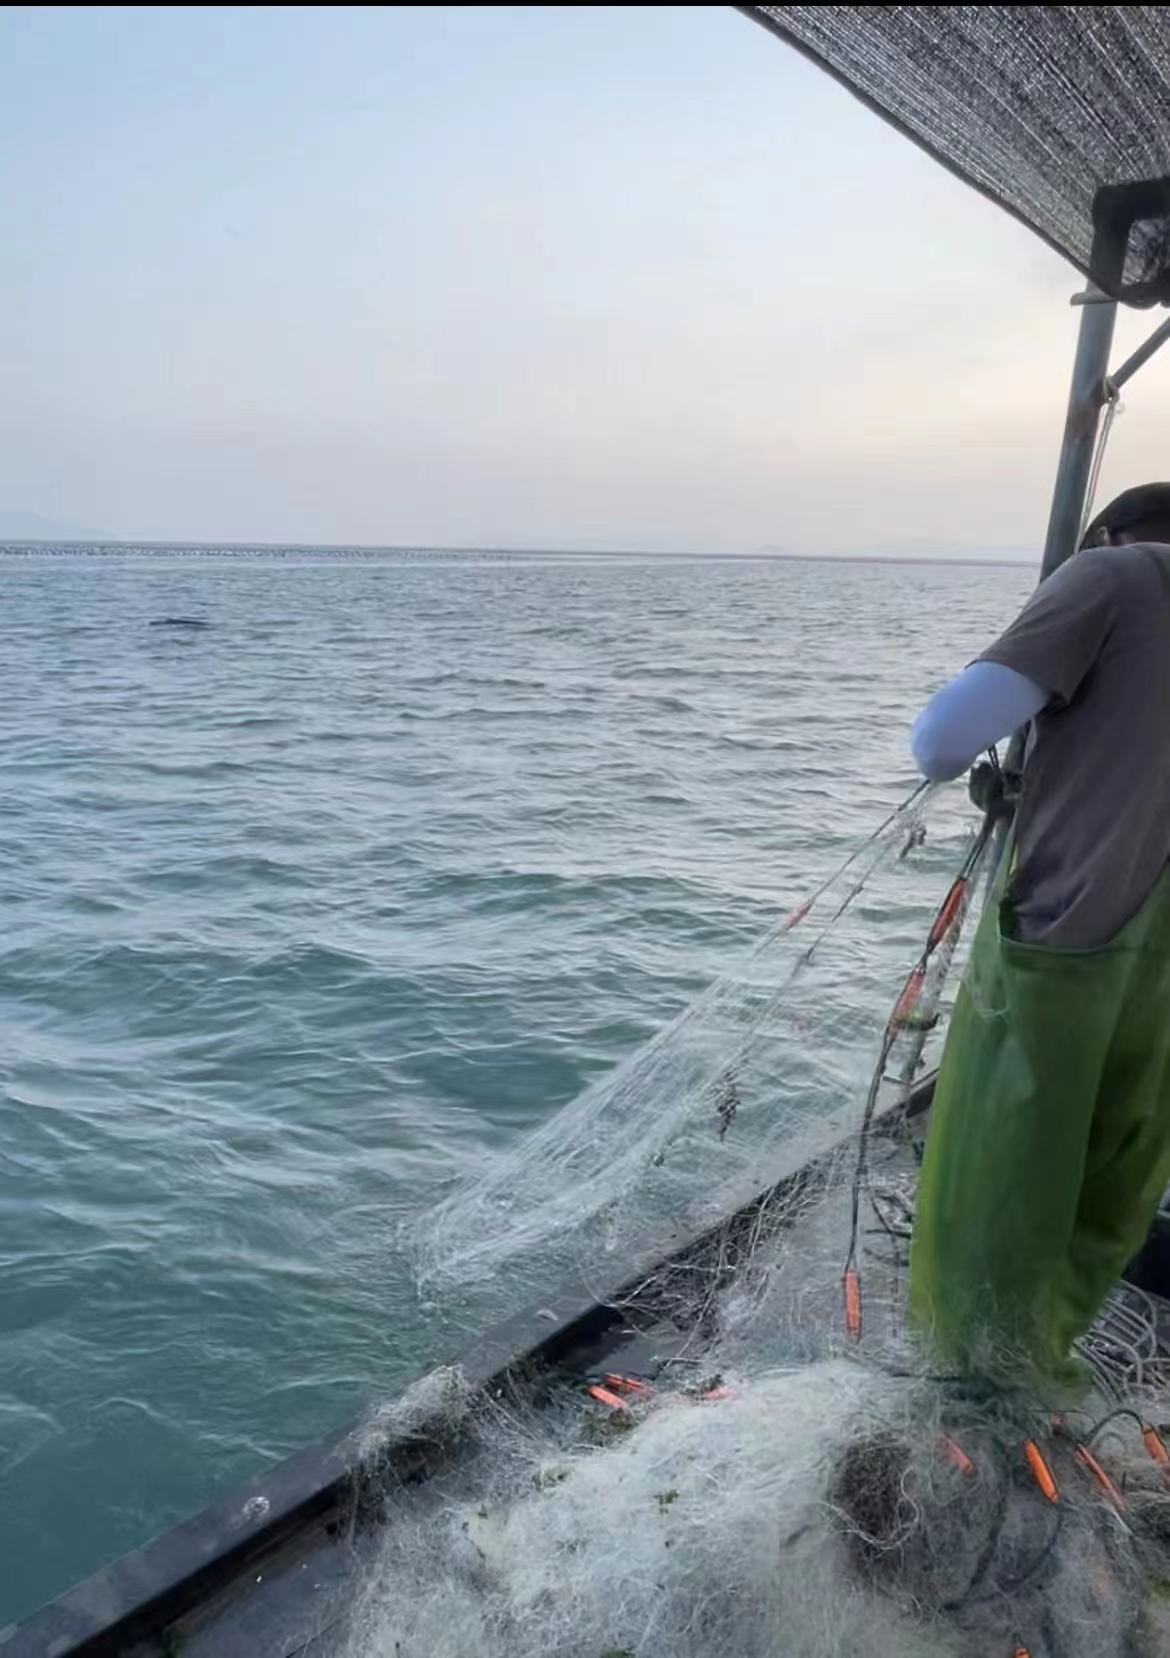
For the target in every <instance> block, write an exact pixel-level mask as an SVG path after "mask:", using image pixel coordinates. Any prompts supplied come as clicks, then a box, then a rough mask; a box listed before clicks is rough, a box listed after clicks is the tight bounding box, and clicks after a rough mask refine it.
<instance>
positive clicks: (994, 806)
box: [967, 760, 1016, 818]
mask: <svg viewBox="0 0 1170 1658" xmlns="http://www.w3.org/2000/svg"><path fill="white" fill-rule="evenodd" d="M1011 781H1012V780H1011V779H1010V778H1009V777H1008V776H1007V774H1006V773H1005V772H1004V771H1003V769H1002V767H1000V766H993V765H992V763H991V761H990V760H980V761H978V762H977V764H975V765H974V766H972V767H971V775H970V777H969V778H968V780H967V793H968V794H969V795H970V797H971V803H972V805H974V806H978V808H979V810H980V811H981V812H990V813H991V815H992V817H994V818H1010V817H1011V815H1012V812H1013V811H1014V810H1015V799H1016V790H1015V789H1014V788H1013V787H1011Z"/></svg>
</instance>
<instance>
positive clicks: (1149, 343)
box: [1109, 322, 1170, 391]
mask: <svg viewBox="0 0 1170 1658" xmlns="http://www.w3.org/2000/svg"><path fill="white" fill-rule="evenodd" d="M1167 340H1170V322H1164V323H1163V324H1162V325H1161V327H1160V328H1155V329H1154V332H1153V333H1152V334H1151V335H1150V337H1149V339H1148V340H1143V342H1142V344H1141V345H1139V346H1138V348H1137V350H1136V351H1135V352H1134V354H1133V356H1132V357H1127V358H1126V359H1125V361H1124V363H1122V365H1121V367H1120V368H1115V369H1114V370H1113V373H1112V374H1111V375H1110V376H1109V384H1110V385H1111V386H1112V387H1113V390H1114V391H1120V390H1121V388H1122V386H1124V384H1125V382H1126V381H1127V380H1132V379H1133V377H1134V375H1135V374H1136V373H1137V371H1138V369H1139V368H1141V367H1142V365H1143V363H1148V362H1149V360H1150V358H1151V357H1152V356H1153V355H1154V353H1155V351H1160V350H1161V349H1162V347H1163V346H1164V345H1165V344H1166V341H1167Z"/></svg>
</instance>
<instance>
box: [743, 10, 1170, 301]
mask: <svg viewBox="0 0 1170 1658" xmlns="http://www.w3.org/2000/svg"><path fill="white" fill-rule="evenodd" d="M740 9H741V10H742V11H744V12H746V13H747V15H748V16H750V17H753V18H754V19H755V20H756V21H757V22H760V23H762V24H764V25H765V27H767V28H769V29H771V30H772V31H773V32H774V33H775V34H778V35H779V36H781V38H783V39H785V40H787V41H789V42H790V43H791V44H792V45H794V46H796V47H797V48H798V49H799V50H800V51H802V52H803V53H804V54H805V55H806V56H807V57H809V58H811V59H812V60H813V61H814V62H815V63H817V64H819V65H820V66H821V67H822V68H823V69H826V70H828V72H829V73H830V74H831V75H833V76H834V77H835V78H836V79H837V80H840V81H841V82H842V83H843V84H844V85H846V86H847V87H848V88H849V89H850V90H851V91H852V92H854V93H855V94H856V95H857V96H858V97H860V98H861V99H862V100H863V101H864V102H866V103H867V104H869V105H870V106H871V107H872V108H873V109H875V110H876V111H877V112H878V113H879V114H880V115H882V116H883V117H884V118H885V119H886V120H887V121H889V122H891V123H892V124H893V125H894V126H895V127H897V128H898V129H899V130H900V131H901V132H903V133H905V134H906V135H907V136H908V137H910V138H912V139H913V140H914V141H915V142H916V143H917V144H919V145H921V147H922V148H923V149H925V150H927V151H928V152H929V154H931V155H932V156H934V157H935V159H936V160H939V161H941V162H942V163H943V164H944V166H946V167H948V168H949V169H950V170H951V171H952V172H954V173H956V174H957V175H958V176H959V177H960V178H962V179H964V180H965V181H966V182H967V183H969V184H972V185H974V186H975V188H976V189H978V190H980V191H982V193H983V194H984V195H986V196H988V197H989V198H990V199H991V200H992V201H994V202H997V203H998V204H999V205H1000V206H1001V207H1004V208H1006V209H1007V211H1008V212H1010V213H1012V214H1014V215H1015V217H1016V218H1018V219H1020V220H1021V221H1022V222H1023V223H1024V224H1026V225H1028V226H1029V228H1030V229H1032V230H1034V231H1035V232H1036V233H1037V234H1038V235H1040V236H1042V237H1043V238H1044V240H1045V241H1046V242H1048V243H1049V244H1050V246H1052V247H1053V248H1055V249H1056V250H1057V252H1058V253H1061V254H1063V255H1065V257H1066V258H1068V259H1070V260H1071V261H1072V263H1073V264H1074V265H1076V266H1078V267H1079V269H1081V270H1082V271H1084V272H1085V273H1086V275H1088V276H1089V277H1090V278H1091V279H1092V280H1093V281H1095V282H1096V283H1098V285H1099V286H1101V287H1102V288H1103V289H1104V290H1105V291H1106V292H1109V293H1113V294H1114V295H1115V296H1117V297H1119V298H1122V299H1128V300H1131V301H1134V302H1139V303H1151V302H1153V301H1155V300H1161V301H1163V302H1165V301H1168V300H1170V186H1168V187H1167V189H1166V190H1165V191H1154V192H1152V195H1153V197H1154V198H1155V199H1156V202H1157V205H1156V206H1155V208H1154V210H1153V214H1152V216H1148V215H1150V213H1151V209H1150V205H1149V203H1148V202H1146V203H1143V204H1142V205H1141V208H1140V211H1139V212H1138V214H1137V218H1138V221H1139V222H1137V223H1135V224H1134V226H1133V230H1132V234H1129V236H1128V245H1127V246H1126V248H1125V253H1124V259H1123V262H1122V260H1121V256H1120V254H1119V257H1118V266H1117V267H1113V265H1112V263H1111V261H1110V260H1109V259H1108V258H1107V257H1106V256H1105V255H1104V253H1103V250H1102V246H1101V240H1100V238H1098V246H1097V249H1096V251H1094V204H1095V203H1096V204H1097V209H1098V217H1099V218H1100V216H1101V206H1102V202H1101V198H1100V196H1099V192H1101V191H1102V189H1103V188H1104V187H1109V186H1119V185H1132V184H1136V183H1139V182H1145V181H1154V180H1157V181H1164V180H1166V178H1167V175H1170V8H1167V7H1163V6H1050V7H1042V6H744V7H741V8H740ZM1108 194H1109V191H1108V190H1107V189H1106V195H1108ZM1163 196H1165V200H1164V201H1163V200H1162V199H1161V198H1162V197H1163ZM1121 240H1122V242H1125V232H1124V231H1123V232H1122V236H1121Z"/></svg>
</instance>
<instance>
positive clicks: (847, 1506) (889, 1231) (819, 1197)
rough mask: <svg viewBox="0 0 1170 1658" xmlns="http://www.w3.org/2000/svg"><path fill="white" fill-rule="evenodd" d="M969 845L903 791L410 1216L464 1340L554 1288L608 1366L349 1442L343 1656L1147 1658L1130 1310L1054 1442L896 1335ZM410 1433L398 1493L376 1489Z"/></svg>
mask: <svg viewBox="0 0 1170 1658" xmlns="http://www.w3.org/2000/svg"><path fill="white" fill-rule="evenodd" d="M995 848H996V841H995V838H994V837H993V835H992V834H991V833H990V831H989V827H988V826H986V825H985V828H984V831H983V832H979V830H978V824H977V820H974V819H973V814H972V813H971V811H970V808H969V807H967V806H966V804H965V802H963V801H961V800H959V799H957V798H956V795H955V794H954V793H945V792H944V793H942V794H939V793H938V792H933V793H932V792H927V791H919V792H917V793H916V794H915V795H914V796H913V797H912V798H910V799H909V800H907V801H906V802H904V803H903V805H902V806H900V807H899V808H897V809H896V810H895V811H893V812H891V813H890V815H889V816H888V817H887V818H886V820H885V821H884V822H883V824H882V825H881V827H880V828H879V829H878V831H877V832H876V833H875V834H874V835H872V836H871V837H870V838H869V839H868V840H866V841H865V842H864V843H863V844H862V845H861V846H858V847H856V848H854V849H853V850H852V851H851V852H850V853H849V855H848V856H847V857H846V858H844V859H843V860H842V863H841V864H840V866H839V867H838V868H837V869H836V870H835V871H834V872H833V873H832V874H831V875H830V876H829V877H828V878H827V879H826V880H825V881H824V882H823V883H822V884H821V885H820V886H819V887H818V888H817V889H816V891H815V892H814V893H813V894H812V896H811V897H810V898H807V899H806V900H804V901H803V902H802V903H801V904H799V905H798V906H797V908H796V909H795V910H794V911H792V912H791V913H789V914H788V915H787V916H785V917H784V918H783V919H781V920H778V921H777V924H776V925H775V927H774V928H773V929H772V930H771V931H770V932H769V933H768V934H767V935H766V936H765V937H764V938H763V939H762V940H761V941H760V943H759V944H758V946H757V947H756V948H755V950H754V951H753V952H752V953H751V954H750V956H749V957H748V959H747V960H746V961H745V962H744V963H743V964H742V966H741V967H740V969H739V970H738V971H736V972H735V973H732V974H729V975H727V976H725V977H723V978H721V979H720V980H719V981H718V982H717V983H715V984H714V985H712V986H711V988H710V989H709V990H708V991H707V992H705V993H704V994H703V995H702V996H701V997H699V998H698V1000H697V1001H696V1002H695V1003H694V1005H693V1006H692V1007H691V1008H690V1009H688V1010H687V1012H686V1013H684V1014H683V1016H682V1017H681V1018H680V1019H678V1020H677V1021H676V1022H675V1023H674V1024H673V1025H672V1026H671V1027H670V1028H669V1029H668V1030H666V1031H664V1032H663V1033H661V1035H659V1036H658V1037H657V1038H655V1040H654V1041H653V1042H651V1043H650V1044H649V1045H648V1046H647V1047H646V1048H645V1049H643V1050H641V1051H640V1052H639V1053H637V1054H635V1055H634V1056H632V1058H631V1059H630V1060H629V1061H628V1062H627V1064H626V1065H625V1066H624V1067H622V1068H620V1069H619V1070H618V1071H617V1072H615V1073H614V1074H613V1075H612V1076H610V1077H609V1078H607V1079H605V1080H604V1081H602V1082H600V1083H598V1084H596V1085H595V1086H594V1087H593V1088H591V1089H589V1090H588V1091H587V1092H586V1093H585V1094H584V1095H583V1096H582V1097H581V1098H580V1099H579V1100H577V1101H576V1102H575V1103H574V1104H572V1105H570V1106H569V1107H567V1108H566V1109H565V1110H564V1111H562V1112H560V1113H558V1114H557V1116H556V1117H554V1118H552V1119H551V1120H550V1121H549V1122H548V1123H546V1124H545V1125H544V1126H543V1127H541V1128H540V1129H538V1130H537V1131H536V1132H534V1133H533V1134H532V1135H531V1136H530V1137H529V1138H528V1139H527V1140H526V1141H523V1142H521V1143H520V1144H519V1145H518V1146H517V1147H515V1148H514V1149H513V1150H512V1151H510V1152H509V1153H507V1154H506V1155H504V1156H502V1157H501V1159H500V1160H499V1161H498V1162H497V1163H496V1164H494V1165H492V1166H489V1167H488V1168H487V1169H485V1170H484V1171H483V1172H482V1174H480V1175H479V1176H478V1177H477V1178H476V1179H474V1180H472V1181H469V1182H466V1183H465V1184H464V1185H463V1186H461V1187H460V1188H459V1189H458V1190H457V1191H455V1192H453V1193H452V1194H451V1195H450V1197H449V1198H448V1199H447V1200H446V1201H445V1202H444V1203H443V1204H442V1205H441V1206H440V1207H439V1209H438V1210H437V1211H436V1212H435V1213H434V1214H433V1215H431V1216H430V1217H428V1219H427V1221H426V1222H425V1224H424V1225H423V1227H422V1228H421V1229H420V1232H419V1236H418V1240H417V1249H418V1260H419V1264H420V1270H421V1272H422V1273H423V1274H424V1276H425V1281H426V1292H427V1293H428V1294H431V1295H436V1296H437V1295H442V1296H443V1297H444V1299H446V1300H450V1299H452V1298H456V1299H458V1300H459V1301H460V1303H461V1304H462V1305H463V1306H464V1307H465V1308H466V1309H467V1311H468V1315H469V1316H471V1315H472V1314H473V1313H474V1315H475V1316H476V1317H477V1318H482V1317H483V1316H484V1313H485V1309H487V1308H488V1307H492V1306H498V1309H499V1310H512V1309H514V1308H515V1306H516V1305H517V1304H518V1303H520V1302H522V1301H524V1300H525V1299H526V1298H528V1297H529V1296H530V1295H532V1294H537V1295H539V1296H540V1297H541V1298H542V1299H555V1298H550V1292H549V1284H550V1281H555V1279H556V1276H557V1275H558V1274H559V1275H560V1276H561V1278H562V1280H564V1281H565V1282H566V1283H567V1284H568V1285H569V1286H570V1287H571V1288H572V1289H573V1291H574V1293H575V1298H576V1303H577V1304H580V1301H581V1296H582V1292H583V1291H585V1292H587V1293H588V1294H589V1295H590V1296H592V1297H593V1298H594V1299H596V1300H597V1301H599V1302H603V1303H607V1304H608V1305H610V1306H611V1307H614V1308H615V1309H616V1310H617V1313H618V1314H620V1334H621V1348H620V1352H621V1357H620V1361H619V1360H618V1359H616V1358H612V1357H611V1358H609V1359H608V1360H606V1361H605V1362H606V1363H608V1364H612V1365H615V1366H617V1365H618V1364H619V1363H620V1369H617V1368H615V1369H613V1370H606V1369H604V1368H602V1369H601V1370H600V1371H599V1372H598V1373H596V1374H589V1375H583V1374H582V1370H581V1364H580V1361H579V1360H578V1361H575V1362H573V1363H572V1364H566V1365H564V1366H562V1367H561V1368H560V1369H558V1368H556V1367H555V1366H554V1367H552V1368H549V1367H547V1366H545V1367H536V1368H535V1369H533V1370H531V1371H526V1370H521V1371H518V1372H516V1373H509V1374H508V1375H507V1377H506V1378H505V1380H504V1381H503V1382H502V1383H501V1384H500V1385H499V1386H496V1387H494V1388H493V1389H490V1390H487V1391H486V1392H485V1390H483V1389H482V1388H473V1387H471V1386H469V1385H468V1384H467V1382H466V1381H465V1380H464V1378H463V1376H462V1374H461V1373H460V1371H459V1369H458V1368H457V1367H456V1368H450V1369H440V1370H438V1371H436V1372H434V1373H433V1374H432V1375H431V1376H429V1377H427V1378H425V1379H424V1381H423V1382H422V1383H421V1384H419V1386H418V1387H417V1388H416V1389H415V1390H412V1391H411V1392H410V1393H408V1394H407V1395H406V1396H405V1397H404V1398H403V1399H401V1400H399V1401H396V1402H395V1404H394V1405H392V1406H390V1407H388V1408H387V1409H386V1410H384V1411H382V1412H380V1413H378V1414H377V1415H376V1416H375V1417H374V1418H373V1419H372V1420H371V1422H370V1424H369V1427H368V1430H367V1432H366V1433H365V1435H364V1436H363V1438H362V1441H361V1443H360V1444H359V1445H358V1446H357V1447H356V1454H357V1458H358V1460H359V1461H360V1462H361V1463H362V1464H363V1465H364V1466H365V1467H366V1468H367V1469H368V1470H370V1477H371V1479H372V1480H374V1481H375V1482H376V1483H377V1482H378V1481H380V1482H381V1487H382V1488H383V1489H385V1487H386V1484H387V1481H388V1482H389V1487H390V1489H389V1500H388V1504H387V1511H386V1515H387V1522H388V1523H387V1524H386V1525H385V1526H384V1527H383V1528H382V1529H381V1531H380V1534H379V1541H378V1545H377V1549H376V1552H375V1555H374V1557H373V1559H372V1560H371V1562H370V1563H369V1566H368V1569H367V1570H366V1572H365V1573H364V1576H363V1579H362V1587H361V1590H360V1593H359V1595H358V1597H357V1600H356V1603H355V1604H354V1606H353V1608H352V1616H351V1618H350V1621H349V1633H348V1637H347V1645H346V1648H345V1658H423V1655H426V1658H459V1655H464V1654H471V1653H475V1654H482V1655H484V1658H537V1655H540V1658H756V1655H759V1658H765V1655H767V1658H835V1655H839V1654H852V1653H861V1652H864V1653H865V1654H867V1658H894V1655H895V1654H897V1655H898V1658H916V1655H921V1658H927V1655H928V1654H929V1655H931V1658H947V1655H954V1658H997V1655H999V1654H1002V1655H1003V1658H1021V1655H1026V1658H1090V1655H1091V1658H1153V1654H1155V1653H1160V1652H1164V1651H1165V1650H1167V1642H1168V1641H1170V1622H1168V1621H1167V1619H1166V1614H1165V1609H1164V1606H1163V1602H1162V1600H1161V1598H1160V1596H1161V1588H1162V1585H1163V1584H1165V1583H1166V1582H1167V1580H1168V1579H1170V1553H1168V1552H1167V1544H1168V1542H1170V1492H1168V1489H1167V1486H1166V1484H1165V1483H1164V1479H1163V1476H1164V1473H1165V1465H1164V1459H1165V1462H1170V1459H1168V1458H1167V1453H1166V1452H1165V1449H1164V1441H1163V1439H1162V1437H1161V1433H1160V1429H1161V1427H1162V1425H1163V1424H1164V1423H1165V1422H1166V1421H1167V1420H1168V1419H1170V1393H1168V1391H1167V1386H1166V1383H1167V1377H1166V1374H1165V1368H1164V1361H1163V1358H1162V1356H1161V1355H1162V1354H1163V1353H1164V1351H1165V1349H1164V1344H1163V1343H1162V1342H1160V1340H1159V1332H1158V1320H1159V1317H1160V1316H1161V1314H1160V1309H1159V1307H1158V1305H1157V1304H1156V1303H1155V1302H1154V1301H1153V1300H1151V1299H1150V1298H1148V1297H1144V1296H1142V1295H1140V1294H1139V1293H1138V1292H1136V1291H1132V1290H1129V1289H1128V1288H1124V1287H1123V1288H1121V1289H1119V1290H1118V1291H1117V1292H1116V1294H1115V1295H1114V1296H1113V1297H1112V1298H1111V1301H1110V1304H1109V1306H1108V1307H1107V1308H1106V1310H1105V1313H1104V1315H1103V1316H1102V1318H1101V1319H1100V1320H1099V1321H1098V1325H1097V1327H1096V1328H1095V1330H1094V1332H1093V1335H1092V1337H1091V1338H1090V1340H1089V1341H1088V1342H1087V1343H1086V1344H1085V1356H1086V1358H1087V1359H1088V1361H1089V1362H1090V1364H1091V1366H1092V1369H1093V1373H1094V1377H1095V1381H1094V1387H1093V1391H1092V1393H1091V1394H1090V1395H1089V1396H1088V1398H1087V1399H1086V1400H1085V1402H1084V1406H1083V1408H1082V1409H1081V1410H1080V1411H1079V1412H1075V1413H1070V1414H1069V1416H1068V1417H1067V1418H1065V1419H1064V1420H1062V1421H1061V1422H1059V1423H1056V1422H1054V1421H1053V1420H1052V1419H1051V1418H1050V1416H1049V1414H1048V1412H1047V1410H1046V1409H1045V1408H1044V1405H1043V1401H1038V1400H1034V1399H1029V1398H1027V1397H1025V1396H1023V1395H1022V1394H1021V1395H1014V1394H1002V1393H996V1394H990V1393H980V1392H979V1391H978V1390H976V1389H974V1388H973V1387H972V1386H971V1385H970V1384H967V1383H962V1382H959V1381H958V1380H957V1379H955V1378H952V1377H948V1376H945V1375H939V1374H935V1373H933V1371H932V1368H931V1363H930V1360H929V1356H928V1355H927V1354H925V1353H923V1352H922V1351H920V1350H919V1349H918V1347H917V1346H916V1343H915V1341H914V1339H913V1337H912V1336H911V1335H910V1334H909V1333H908V1326H907V1319H906V1312H905V1293H906V1277H907V1264H908V1247H909V1238H910V1233H911V1228H912V1225H913V1221H914V1206H915V1191H916V1184H917V1172H918V1156H919V1153H920V1150H921V1146H920V1143H919V1142H920V1140H921V1135H922V1132H923V1130H922V1128H921V1126H919V1123H920V1120H919V1118H918V1117H916V1116H915V1115H914V1114H913V1110H912V1109H910V1114H909V1115H908V1114H907V1111H908V1109H909V1107H912V1104H913V1098H914V1093H913V1090H914V1085H915V1083H916V1081H917V1080H918V1079H920V1077H921V1076H922V1074H923V1072H924V1071H925V1070H926V1069H927V1068H928V1067H929V1065H930V1063H931V1060H932V1057H933V1054H934V1053H935V1052H937V1045H938V1042H939V1037H940V1032H941V1029H942V1026H943V1024H944V1023H945V1013H946V1005H947V1003H946V998H947V995H948V994H949V991H948V989H947V986H948V982H953V981H948V972H949V970H950V969H953V967H955V966H956V965H959V964H961V961H962V953H963V948H964V945H963V943H962V941H961V940H962V938H964V937H965V934H964V932H963V928H962V923H963V920H964V917H965V915H966V912H967V909H968V907H969V906H970V905H971V904H972V901H973V900H974V898H975V897H976V896H977V894H978V891H979V887H980V883H981V882H983V883H985V882H986V880H987V879H988V878H989V877H990V873H991V867H992V864H993V858H994V852H995ZM956 871H958V875H957V876H956ZM984 890H986V887H985V885H984ZM908 1102H909V1107H908ZM651 1241H652V1242H653V1245H654V1247H653V1248H650V1247H649V1246H650V1243H651ZM548 1310H549V1311H550V1312H554V1311H555V1305H550V1307H549V1309H548ZM404 1440H406V1441H411V1440H413V1441H416V1442H417V1443H418V1444H419V1445H420V1446H425V1447H428V1448H429V1449H428V1450H427V1451H426V1457H427V1473H428V1477H427V1478H425V1479H423V1480H421V1481H420V1480H416V1478H415V1477H414V1476H413V1475H412V1476H411V1478H410V1480H409V1482H408V1483H406V1484H396V1483H395V1481H396V1479H398V1478H399V1477H400V1476H398V1475H396V1474H395V1473H394V1471H393V1470H394V1469H395V1467H396V1466H397V1465H396V1464H395V1463H394V1460H393V1457H392V1456H390V1455H389V1452H388V1448H389V1447H394V1446H400V1445H401V1444H402V1443H403V1441H404ZM1048 1486H1051V1490H1049V1489H1047V1487H1048Z"/></svg>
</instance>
